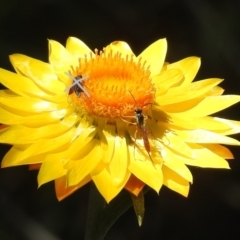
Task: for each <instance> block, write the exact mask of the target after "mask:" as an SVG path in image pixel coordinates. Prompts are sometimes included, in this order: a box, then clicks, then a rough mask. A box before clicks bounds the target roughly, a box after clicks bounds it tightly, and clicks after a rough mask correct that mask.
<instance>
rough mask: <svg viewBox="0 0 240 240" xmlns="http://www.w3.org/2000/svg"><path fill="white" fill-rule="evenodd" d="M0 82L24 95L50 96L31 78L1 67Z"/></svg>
mask: <svg viewBox="0 0 240 240" xmlns="http://www.w3.org/2000/svg"><path fill="white" fill-rule="evenodd" d="M0 82H1V83H2V84H3V85H4V86H5V87H7V88H9V89H10V90H12V91H13V92H15V93H17V94H19V95H20V96H23V97H33V96H34V97H39V98H43V99H44V98H49V97H50V96H49V95H48V94H47V93H46V92H43V91H42V90H41V89H40V88H39V87H38V86H37V85H36V84H35V83H34V82H33V81H32V80H31V79H29V78H27V77H23V76H21V75H18V74H16V73H13V72H10V71H7V70H5V69H2V68H0Z"/></svg>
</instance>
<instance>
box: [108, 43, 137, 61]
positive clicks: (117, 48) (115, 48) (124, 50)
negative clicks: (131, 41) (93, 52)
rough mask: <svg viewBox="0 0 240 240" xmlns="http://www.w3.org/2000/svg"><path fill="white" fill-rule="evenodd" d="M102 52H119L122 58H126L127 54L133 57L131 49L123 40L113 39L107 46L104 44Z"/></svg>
mask: <svg viewBox="0 0 240 240" xmlns="http://www.w3.org/2000/svg"><path fill="white" fill-rule="evenodd" d="M104 52H105V54H106V55H108V54H113V55H114V54H117V53H120V54H121V56H122V57H123V58H126V57H127V56H128V57H129V58H130V57H131V56H133V59H135V55H134V53H133V51H132V49H131V48H130V46H129V45H128V44H127V43H126V42H123V41H115V42H112V43H110V44H109V45H108V46H106V48H105V49H104Z"/></svg>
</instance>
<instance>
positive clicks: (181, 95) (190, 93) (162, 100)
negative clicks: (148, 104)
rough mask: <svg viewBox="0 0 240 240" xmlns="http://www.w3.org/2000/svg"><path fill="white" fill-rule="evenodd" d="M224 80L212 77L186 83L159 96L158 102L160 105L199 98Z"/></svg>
mask: <svg viewBox="0 0 240 240" xmlns="http://www.w3.org/2000/svg"><path fill="white" fill-rule="evenodd" d="M222 81H223V80H221V79H217V78H215V79H214V78H212V79H205V80H202V81H197V82H194V83H191V84H190V85H184V86H183V87H182V86H180V87H176V88H171V89H169V91H168V92H167V93H166V94H165V95H164V96H160V97H157V98H156V102H157V103H158V104H159V105H170V104H175V103H181V102H184V101H188V100H191V99H194V98H198V97H201V96H204V94H207V93H208V92H209V91H210V90H211V89H212V88H214V87H215V86H216V85H218V84H219V83H221V82H222Z"/></svg>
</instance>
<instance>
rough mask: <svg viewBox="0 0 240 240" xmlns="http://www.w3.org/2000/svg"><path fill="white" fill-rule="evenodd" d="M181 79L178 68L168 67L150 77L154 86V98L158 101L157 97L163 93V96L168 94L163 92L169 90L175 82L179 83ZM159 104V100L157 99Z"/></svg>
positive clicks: (181, 75)
mask: <svg viewBox="0 0 240 240" xmlns="http://www.w3.org/2000/svg"><path fill="white" fill-rule="evenodd" d="M182 80H183V74H182V72H181V71H180V70H179V69H169V70H166V71H163V72H161V73H160V74H158V75H155V76H153V77H152V82H153V84H154V85H155V87H156V100H155V101H158V97H160V96H161V95H163V94H164V96H168V94H165V93H167V92H168V91H169V89H170V88H171V87H173V86H174V85H176V84H179V83H181V82H182ZM158 102H159V103H160V105H161V101H160V100H159V101H158Z"/></svg>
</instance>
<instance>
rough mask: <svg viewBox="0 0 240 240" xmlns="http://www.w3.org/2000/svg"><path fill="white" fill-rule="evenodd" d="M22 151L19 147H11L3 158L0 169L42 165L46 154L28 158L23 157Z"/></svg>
mask: <svg viewBox="0 0 240 240" xmlns="http://www.w3.org/2000/svg"><path fill="white" fill-rule="evenodd" d="M23 155H24V150H21V148H19V146H13V147H12V148H11V149H10V150H9V151H8V152H7V154H6V155H5V156H4V158H3V160H2V163H1V167H2V168H5V167H12V166H20V165H28V164H38V163H42V162H43V160H44V158H45V156H46V154H39V155H34V156H30V157H24V156H23Z"/></svg>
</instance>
